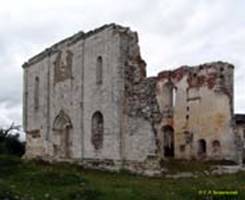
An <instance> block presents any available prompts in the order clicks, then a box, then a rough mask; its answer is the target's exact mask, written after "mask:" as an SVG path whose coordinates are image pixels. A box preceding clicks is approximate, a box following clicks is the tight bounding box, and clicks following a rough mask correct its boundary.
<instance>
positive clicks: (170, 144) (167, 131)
mask: <svg viewBox="0 0 245 200" xmlns="http://www.w3.org/2000/svg"><path fill="white" fill-rule="evenodd" d="M163 140H164V142H163V148H164V156H165V157H174V129H173V128H172V127H171V126H168V125H167V126H164V127H163Z"/></svg>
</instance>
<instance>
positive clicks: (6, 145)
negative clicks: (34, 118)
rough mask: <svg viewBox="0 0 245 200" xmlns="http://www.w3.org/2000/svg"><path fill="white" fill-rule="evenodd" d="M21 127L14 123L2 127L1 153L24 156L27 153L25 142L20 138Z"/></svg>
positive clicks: (0, 132)
mask: <svg viewBox="0 0 245 200" xmlns="http://www.w3.org/2000/svg"><path fill="white" fill-rule="evenodd" d="M20 128H21V126H19V125H15V124H14V123H12V124H11V125H10V126H9V127H8V128H0V154H8V155H16V156H22V155H23V154H24V153H25V143H24V142H21V141H20V140H19V136H20Z"/></svg>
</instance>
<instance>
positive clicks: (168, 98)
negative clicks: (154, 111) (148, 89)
mask: <svg viewBox="0 0 245 200" xmlns="http://www.w3.org/2000/svg"><path fill="white" fill-rule="evenodd" d="M163 94H164V96H165V100H164V102H165V106H167V107H169V108H173V107H175V101H176V88H175V87H174V84H173V83H172V82H171V81H168V82H167V83H166V84H165V85H164V86H163Z"/></svg>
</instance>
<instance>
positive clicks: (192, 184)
mask: <svg viewBox="0 0 245 200" xmlns="http://www.w3.org/2000/svg"><path fill="white" fill-rule="evenodd" d="M191 167H192V166H191V165H190V169H191ZM200 189H201V190H214V189H222V190H224V189H232V190H238V191H239V192H240V199H245V173H244V172H241V173H239V174H233V175H223V176H216V177H211V176H201V177H198V178H181V179H178V180H175V179H168V178H147V177H141V176H134V175H130V174H127V173H125V172H122V173H109V172H102V171H94V170H85V169H82V168H81V167H78V166H74V165H68V164H55V165H50V164H47V163H44V162H42V161H39V162H37V161H36V162H34V161H23V160H21V159H19V158H16V157H9V156H1V157H0V199H6V198H7V199H9V200H17V199H25V200H29V199H32V200H45V199H49V200H51V199H52V200H55V199H56V200H58V199H60V200H66V199H67V200H68V199H71V200H80V199H82V200H87V199H93V200H100V199H101V200H110V199H111V200H114V199H116V200H126V199H134V200H142V199H146V200H147V199H149V200H150V199H151V200H153V199H155V200H158V199H181V200H185V199H195V197H196V196H197V194H198V191H199V190H200Z"/></svg>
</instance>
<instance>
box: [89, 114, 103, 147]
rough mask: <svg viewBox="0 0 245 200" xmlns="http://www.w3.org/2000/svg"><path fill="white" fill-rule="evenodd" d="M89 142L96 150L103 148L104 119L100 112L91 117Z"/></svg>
mask: <svg viewBox="0 0 245 200" xmlns="http://www.w3.org/2000/svg"><path fill="white" fill-rule="evenodd" d="M91 131H92V137H91V142H92V144H93V146H94V148H95V149H96V150H98V149H101V148H102V146H103V134H104V119H103V115H102V114H101V112H99V111H97V112H95V113H94V114H93V116H92V130H91Z"/></svg>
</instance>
